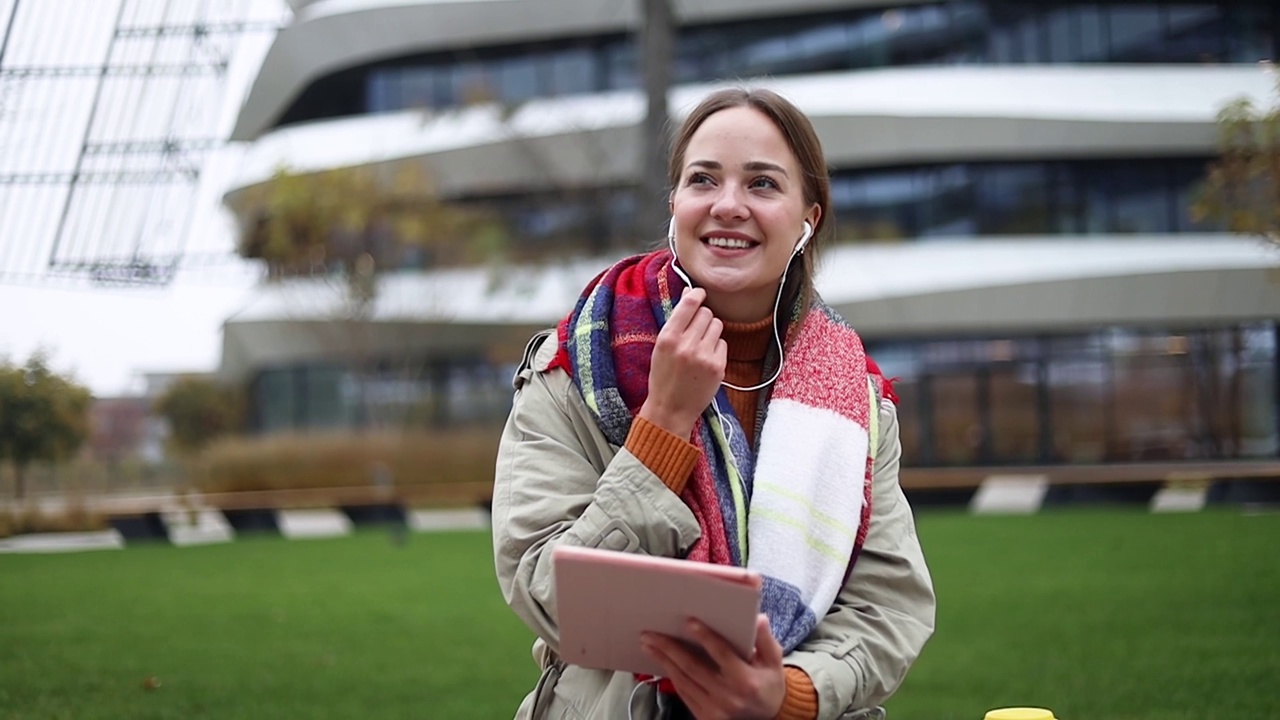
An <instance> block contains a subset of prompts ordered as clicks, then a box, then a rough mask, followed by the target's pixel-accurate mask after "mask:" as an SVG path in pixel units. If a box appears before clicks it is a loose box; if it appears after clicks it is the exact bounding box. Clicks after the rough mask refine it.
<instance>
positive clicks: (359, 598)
mask: <svg viewBox="0 0 1280 720" xmlns="http://www.w3.org/2000/svg"><path fill="white" fill-rule="evenodd" d="M919 526H920V534H921V538H922V541H923V542H924V543H925V550H926V553H927V554H928V557H929V562H930V566H931V569H932V571H933V574H934V580H935V584H936V586H937V590H938V596H939V611H938V632H937V634H936V635H935V636H934V639H933V640H931V641H930V644H929V646H928V647H927V648H926V649H925V653H924V655H923V656H922V658H921V659H920V661H919V662H918V663H917V664H916V667H915V669H914V670H913V671H912V674H911V676H910V677H909V678H908V680H907V682H906V684H905V685H904V686H903V688H902V690H901V691H900V692H899V694H898V695H897V696H896V697H895V698H894V699H893V700H892V701H891V702H890V704H889V710H890V717H891V718H895V719H901V718H908V719H922V720H923V719H928V720H935V719H944V718H957V719H965V720H980V719H981V717H982V715H983V713H984V712H985V710H987V709H988V708H991V707H995V706H1001V705H1018V704H1038V705H1045V706H1048V707H1052V708H1053V709H1054V710H1056V711H1057V713H1058V716H1059V717H1060V718H1062V719H1063V720H1084V719H1086V718H1088V719H1089V720H1099V719H1111V718H1114V719H1118V720H1139V719H1141V720H1192V719H1193V718H1194V719H1195V720H1201V719H1202V718H1241V719H1244V718H1249V719H1252V718H1275V717H1280V690H1277V689H1276V688H1277V687H1280V679H1278V678H1280V566H1278V565H1277V563H1276V560H1275V557H1274V550H1275V549H1276V548H1277V547H1280V515H1265V516H1257V517H1242V516H1240V515H1239V514H1236V513H1231V512H1226V511H1221V512H1212V513H1202V514H1196V515H1181V516H1151V515H1147V514H1143V513H1139V512H1104V511H1078V510H1072V511H1066V512H1060V513H1049V514H1042V515H1039V516H1036V517H1029V518H974V517H969V516H966V515H961V514H949V513H922V514H921V517H920V522H919ZM530 640H531V636H530V634H529V633H528V631H526V630H525V629H524V627H523V626H522V625H521V624H520V623H519V622H518V621H517V620H516V619H515V617H514V616H513V615H512V614H511V613H510V612H509V611H508V610H507V609H506V607H505V605H504V604H503V603H502V600H501V597H500V595H499V594H498V590H497V585H496V583H495V581H494V579H493V570H492V559H491V555H490V551H489V539H488V535H487V534H484V533H454V534H440V535H414V536H412V537H411V539H410V541H409V543H408V544H407V545H405V546H403V547H397V546H395V545H393V544H392V543H391V542H390V541H389V537H388V535H386V534H384V533H382V532H376V531H367V532H362V533H360V534H358V535H357V536H355V537H353V538H348V539H341V540H313V541H292V542H290V541H284V540H279V539H246V540H241V541H239V542H236V543H233V544H230V545H223V546H215V547H202V548H182V549H179V548H170V547H165V546H152V547H131V548H130V549H128V550H125V551H121V552H95V553H83V554H75V555H59V556H12V555H0V718H4V719H5V720H10V719H15V720H16V719H18V718H21V719H23V720H27V719H32V720H34V719H36V718H39V719H40V720H47V719H53V718H77V719H78V718H175V719H177V718H181V719H183V720H186V719H190V718H364V717H378V718H505V717H510V716H511V714H512V713H513V711H514V708H515V706H516V704H517V703H518V702H519V699H520V697H521V696H522V695H523V694H524V693H525V692H526V691H527V689H528V688H529V687H530V686H531V685H532V683H533V682H534V680H535V676H536V673H535V671H534V667H533V663H532V660H531V659H530V657H529V653H528V645H529V642H530ZM151 676H155V677H156V678H158V679H159V682H160V685H159V687H158V688H155V689H147V688H145V687H144V681H145V680H146V679H147V678H148V677H151Z"/></svg>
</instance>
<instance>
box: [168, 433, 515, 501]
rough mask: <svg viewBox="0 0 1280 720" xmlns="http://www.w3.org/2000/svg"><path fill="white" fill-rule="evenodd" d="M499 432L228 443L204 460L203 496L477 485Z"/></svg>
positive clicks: (199, 483) (487, 475) (485, 476)
mask: <svg viewBox="0 0 1280 720" xmlns="http://www.w3.org/2000/svg"><path fill="white" fill-rule="evenodd" d="M497 451H498V430H497V429H496V428H483V429H466V430H448V431H432V432H427V431H416V430H415V431H406V432H403V433H400V432H371V433H363V434H356V433H350V432H334V433H314V434H282V435H272V436H269V437H263V438H244V437H236V438H226V439H223V440H219V441H217V442H215V443H214V444H213V445H211V446H209V448H208V449H206V450H205V452H204V453H203V454H202V456H201V461H200V463H199V465H200V467H199V469H198V470H196V471H195V477H194V478H193V479H194V484H195V486H196V487H197V488H199V489H200V490H202V491H204V492H239V491H251V490H293V489H301V488H335V487H358V486H366V485H373V484H377V483H378V482H380V481H381V480H382V479H384V478H385V480H386V482H389V483H392V484H395V485H418V484H427V483H450V482H478V481H485V480H491V479H492V478H493V466H494V462H495V460H496V458H497Z"/></svg>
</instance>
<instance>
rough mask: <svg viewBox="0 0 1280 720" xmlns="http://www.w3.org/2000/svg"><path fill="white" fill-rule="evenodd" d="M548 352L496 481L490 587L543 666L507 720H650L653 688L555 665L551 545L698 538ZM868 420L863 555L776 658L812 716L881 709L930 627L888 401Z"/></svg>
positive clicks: (521, 395) (522, 395) (670, 549)
mask: <svg viewBox="0 0 1280 720" xmlns="http://www.w3.org/2000/svg"><path fill="white" fill-rule="evenodd" d="M555 346H556V343H555V340H554V336H553V337H552V339H551V340H550V341H548V342H543V343H542V345H541V347H537V346H536V345H533V348H535V349H533V350H531V351H530V353H529V354H532V357H531V358H526V362H525V363H524V364H522V366H521V368H520V371H519V372H518V374H517V376H516V378H515V388H516V396H515V404H514V407H513V408H512V411H511V416H510V418H508V420H507V424H506V428H505V429H504V431H503V434H502V440H501V445H500V446H499V450H498V461H497V472H496V476H495V482H494V493H493V546H494V559H495V564H496V568H497V573H498V583H499V585H500V586H501V588H502V593H503V596H504V597H505V598H506V601H507V603H508V604H509V605H510V606H511V608H512V609H513V610H515V612H516V614H517V615H519V616H520V618H521V619H522V620H524V622H525V624H526V625H528V626H529V628H531V629H532V630H533V632H534V633H535V634H536V635H537V636H538V638H537V640H535V642H534V645H533V656H534V659H535V660H536V661H537V662H538V664H539V665H540V667H541V668H542V676H541V678H540V679H539V681H538V683H537V685H536V686H535V687H534V689H533V691H532V692H531V693H530V694H529V695H528V696H527V697H526V698H525V699H524V702H523V703H522V704H521V705H520V708H519V710H518V712H517V715H516V717H517V718H521V719H523V718H531V719H533V720H542V719H543V718H575V719H577V718H581V719H583V720H594V719H595V718H602V719H603V718H610V719H613V718H626V717H628V704H630V711H631V712H630V717H633V718H636V719H637V720H640V719H644V720H650V719H656V718H661V717H663V716H664V713H663V709H662V708H661V707H659V702H660V701H659V699H658V698H657V693H656V690H655V689H654V688H652V687H651V686H647V685H646V686H645V687H643V688H640V689H639V690H636V683H635V681H634V679H633V677H632V676H631V674H630V673H614V672H608V671H601V670H590V669H586V668H581V667H577V666H573V665H566V664H565V663H563V662H562V661H560V659H559V658H558V657H557V656H556V645H557V640H558V637H559V633H558V631H557V626H556V597H555V593H554V589H553V586H552V579H551V578H552V576H551V550H552V548H554V547H555V546H556V545H558V544H561V543H568V544H571V545H582V546H586V547H597V548H606V549H610V550H622V551H627V552H638V553H646V554H649V555H661V556H667V557H683V556H684V555H685V554H686V553H687V551H688V550H689V548H690V546H692V545H693V543H694V541H695V540H696V539H697V538H698V536H699V534H700V531H699V528H698V523H697V521H696V520H695V519H694V516H693V513H692V512H690V510H689V508H688V507H687V506H685V504H684V502H683V501H682V500H681V499H680V498H679V497H678V496H677V495H675V494H674V493H672V492H671V491H670V490H669V489H668V488H667V486H666V485H664V484H663V483H662V481H661V480H659V479H658V477H657V476H655V475H654V474H653V473H652V472H650V471H649V469H648V468H647V467H645V465H643V464H642V463H641V462H640V461H639V460H637V459H636V457H635V456H634V455H632V454H631V453H630V452H628V451H627V449H626V448H619V447H617V446H614V445H610V444H609V442H608V441H607V440H606V439H605V437H604V436H603V434H602V433H601V432H600V430H599V428H598V427H597V426H596V423H595V421H594V420H593V419H592V417H591V413H590V411H589V410H588V409H587V406H586V403H585V402H584V401H583V399H582V395H581V394H580V393H579V392H578V391H577V389H576V388H575V387H574V386H573V383H572V381H571V380H570V378H569V376H568V375H567V374H566V373H565V372H564V371H562V370H558V369H557V370H550V371H547V368H548V366H549V364H550V362H551V360H552V359H553V358H554V356H555V351H556V347H555ZM544 371H545V372H544ZM879 426H880V431H879V436H880V437H879V447H878V449H877V452H876V462H875V468H874V476H873V486H872V489H873V499H872V516H871V526H870V528H869V532H868V535H867V539H866V543H865V545H864V547H863V550H862V554H861V556H860V557H859V559H858V562H857V563H856V564H855V565H854V570H853V573H852V575H851V576H850V578H849V581H848V583H846V585H845V587H844V589H843V590H842V591H841V592H840V594H839V595H838V596H837V598H836V602H835V605H834V606H833V607H832V608H831V610H830V612H828V613H827V615H826V617H824V618H823V619H822V620H821V621H820V622H819V623H818V626H817V627H816V628H815V629H814V631H813V633H812V634H810V636H809V637H808V639H806V640H805V641H804V642H803V643H802V644H801V645H800V646H799V647H798V648H796V649H795V650H794V651H792V652H791V653H790V654H789V655H788V656H787V658H786V664H788V665H794V666H796V667H799V668H801V669H802V670H804V671H805V672H806V673H808V674H809V677H810V678H811V679H812V680H813V684H814V687H815V688H816V689H817V692H818V703H819V713H818V715H819V717H820V718H840V717H850V716H852V715H853V713H854V712H856V711H857V710H859V709H864V708H871V707H874V706H876V705H878V704H880V703H881V702H883V701H884V700H885V699H886V698H888V697H889V695H891V694H892V693H893V691H894V690H895V689H896V688H897V687H898V685H899V683H901V682H902V679H903V677H904V676H905V675H906V673H907V669H908V668H909V667H910V666H911V663H912V662H913V661H914V660H915V659H916V656H917V655H918V654H919V653H920V650H921V648H922V647H923V646H924V644H925V641H926V640H928V638H929V636H930V635H931V634H932V633H933V626H934V605H935V601H934V594H933V585H932V582H931V580H930V578H929V571H928V568H927V567H926V566H925V560H924V556H923V555H922V554H921V551H920V543H919V541H918V540H917V539H916V530H915V522H914V519H913V517H912V514H911V508H910V506H909V505H908V504H907V500H906V498H905V497H904V496H903V494H902V490H901V488H900V487H899V486H898V463H899V458H900V456H901V444H900V442H899V439H898V420H897V411H896V409H895V407H894V405H893V404H892V403H891V402H888V401H881V402H880V423H879ZM633 690H635V693H634V695H633V692H632V691H633Z"/></svg>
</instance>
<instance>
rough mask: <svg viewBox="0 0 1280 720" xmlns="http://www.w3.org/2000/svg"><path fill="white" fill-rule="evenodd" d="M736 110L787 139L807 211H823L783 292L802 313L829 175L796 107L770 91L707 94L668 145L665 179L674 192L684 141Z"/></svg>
mask: <svg viewBox="0 0 1280 720" xmlns="http://www.w3.org/2000/svg"><path fill="white" fill-rule="evenodd" d="M738 107H746V108H751V109H753V110H756V111H758V112H760V113H763V114H764V116H765V117H767V118H769V119H770V120H772V121H773V124H774V125H776V126H777V127H778V130H779V131H781V133H782V137H783V138H784V139H785V140H786V141H787V146H788V147H789V148H791V153H792V154H793V155H795V157H796V162H797V163H798V164H799V165H800V174H801V175H802V176H803V178H804V182H803V190H804V202H805V205H806V207H807V206H809V205H813V204H815V203H816V204H817V205H818V206H819V207H821V208H822V214H821V215H820V216H819V217H818V222H817V226H816V227H814V229H813V237H812V238H811V239H810V240H809V244H808V245H807V246H806V247H805V251H804V254H803V255H801V256H800V261H799V263H797V268H796V269H798V270H799V272H795V271H794V270H793V273H792V274H791V275H790V276H789V277H788V278H787V288H786V289H785V290H784V293H785V295H784V302H785V304H784V307H790V306H791V305H792V304H793V303H794V302H795V300H796V298H797V296H799V297H801V298H803V304H802V306H801V308H802V309H801V312H802V313H803V312H805V311H807V310H808V308H809V302H810V298H811V297H812V296H813V276H814V273H815V271H816V261H817V255H818V251H819V250H821V248H822V245H823V242H822V240H823V238H824V234H823V232H822V230H823V228H824V227H825V226H826V224H827V219H828V218H829V217H830V215H831V212H830V210H831V175H830V173H829V172H828V170H827V162H826V158H825V156H824V155H823V153H822V143H821V142H820V141H819V140H818V133H817V132H816V131H815V130H814V129H813V123H811V122H809V118H808V117H806V116H805V114H804V113H803V112H801V111H800V109H799V108H797V107H796V106H795V105H794V104H792V103H791V101H790V100H787V99H786V98H784V97H782V96H781V95H779V94H778V93H776V92H773V91H772V90H765V89H760V88H756V89H748V88H725V89H723V90H717V91H715V92H713V93H711V94H710V95H708V96H707V97H705V98H703V100H702V102H700V103H698V106H697V107H695V108H694V109H693V111H692V112H690V113H689V115H688V116H687V117H686V118H685V119H684V122H683V123H681V125H680V129H679V130H678V131H677V132H676V135H675V140H674V142H673V143H672V145H671V157H670V162H669V164H668V167H667V181H668V182H669V183H670V186H671V188H672V192H674V190H675V188H676V187H678V186H679V184H680V175H681V174H682V172H683V169H684V155H685V152H686V151H687V150H688V148H689V141H690V140H692V139H693V134H694V133H696V132H697V131H698V128H700V127H702V123H703V122H705V121H706V119H707V118H709V117H711V116H712V115H714V114H716V113H718V112H720V111H721V110H728V109H730V108H738ZM782 324H783V326H784V327H785V325H786V321H785V320H783V322H782Z"/></svg>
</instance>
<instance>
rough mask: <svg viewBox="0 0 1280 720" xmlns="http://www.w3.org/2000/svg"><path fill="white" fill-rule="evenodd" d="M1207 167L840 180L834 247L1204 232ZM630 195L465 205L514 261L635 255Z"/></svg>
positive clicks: (578, 193) (597, 191)
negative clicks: (511, 240)
mask: <svg viewBox="0 0 1280 720" xmlns="http://www.w3.org/2000/svg"><path fill="white" fill-rule="evenodd" d="M1207 162H1208V158H1176V159H1170V158H1149V159H1137V158H1135V159H1126V160H1062V161H1029V162H1005V163H948V164H939V165H917V166H911V167H892V168H874V169H866V170H852V171H842V172H837V173H835V174H834V175H833V176H832V179H831V180H832V181H831V201H832V208H833V209H834V213H835V214H834V217H835V223H834V228H835V233H836V237H837V239H838V240H839V241H842V242H866V241H897V240H908V239H915V238H937V237H953V238H973V237H985V236H1009V235H1076V234H1079V235H1099V234H1120V235H1123V234H1133V233H1189V232H1209V231H1214V230H1218V229H1219V228H1218V227H1217V226H1215V225H1212V224H1196V223H1193V222H1192V221H1191V218H1190V216H1189V213H1188V207H1189V205H1190V200H1189V196H1190V194H1191V192H1192V191H1193V190H1194V188H1195V187H1196V185H1197V184H1198V183H1199V182H1200V181H1201V180H1202V179H1203V177H1204V172H1205V165H1206V163H1207ZM635 202H636V199H635V194H634V192H632V191H631V190H630V189H628V188H593V189H582V190H574V191H560V192H556V193H527V194H523V195H515V196H505V197H494V198H472V199H470V200H467V201H465V204H466V205H467V206H470V207H474V208H477V209H480V210H482V211H484V212H485V213H486V214H487V216H491V217H496V218H498V219H500V221H501V222H502V223H503V224H504V225H505V227H506V231H507V233H508V234H509V235H510V236H511V237H517V238H520V242H519V243H517V244H515V245H518V248H516V249H517V250H518V251H520V252H524V253H529V254H531V255H537V254H539V253H543V252H545V251H546V250H547V249H549V248H552V247H565V248H580V249H589V250H603V249H605V248H609V247H613V248H618V247H631V248H635V247H641V246H643V245H644V244H645V243H646V242H648V241H650V240H653V239H656V238H657V237H659V234H660V232H661V228H654V232H653V237H651V238H640V239H639V240H638V241H637V240H636V239H635V238H632V237H631V235H632V233H633V231H634V227H635Z"/></svg>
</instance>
